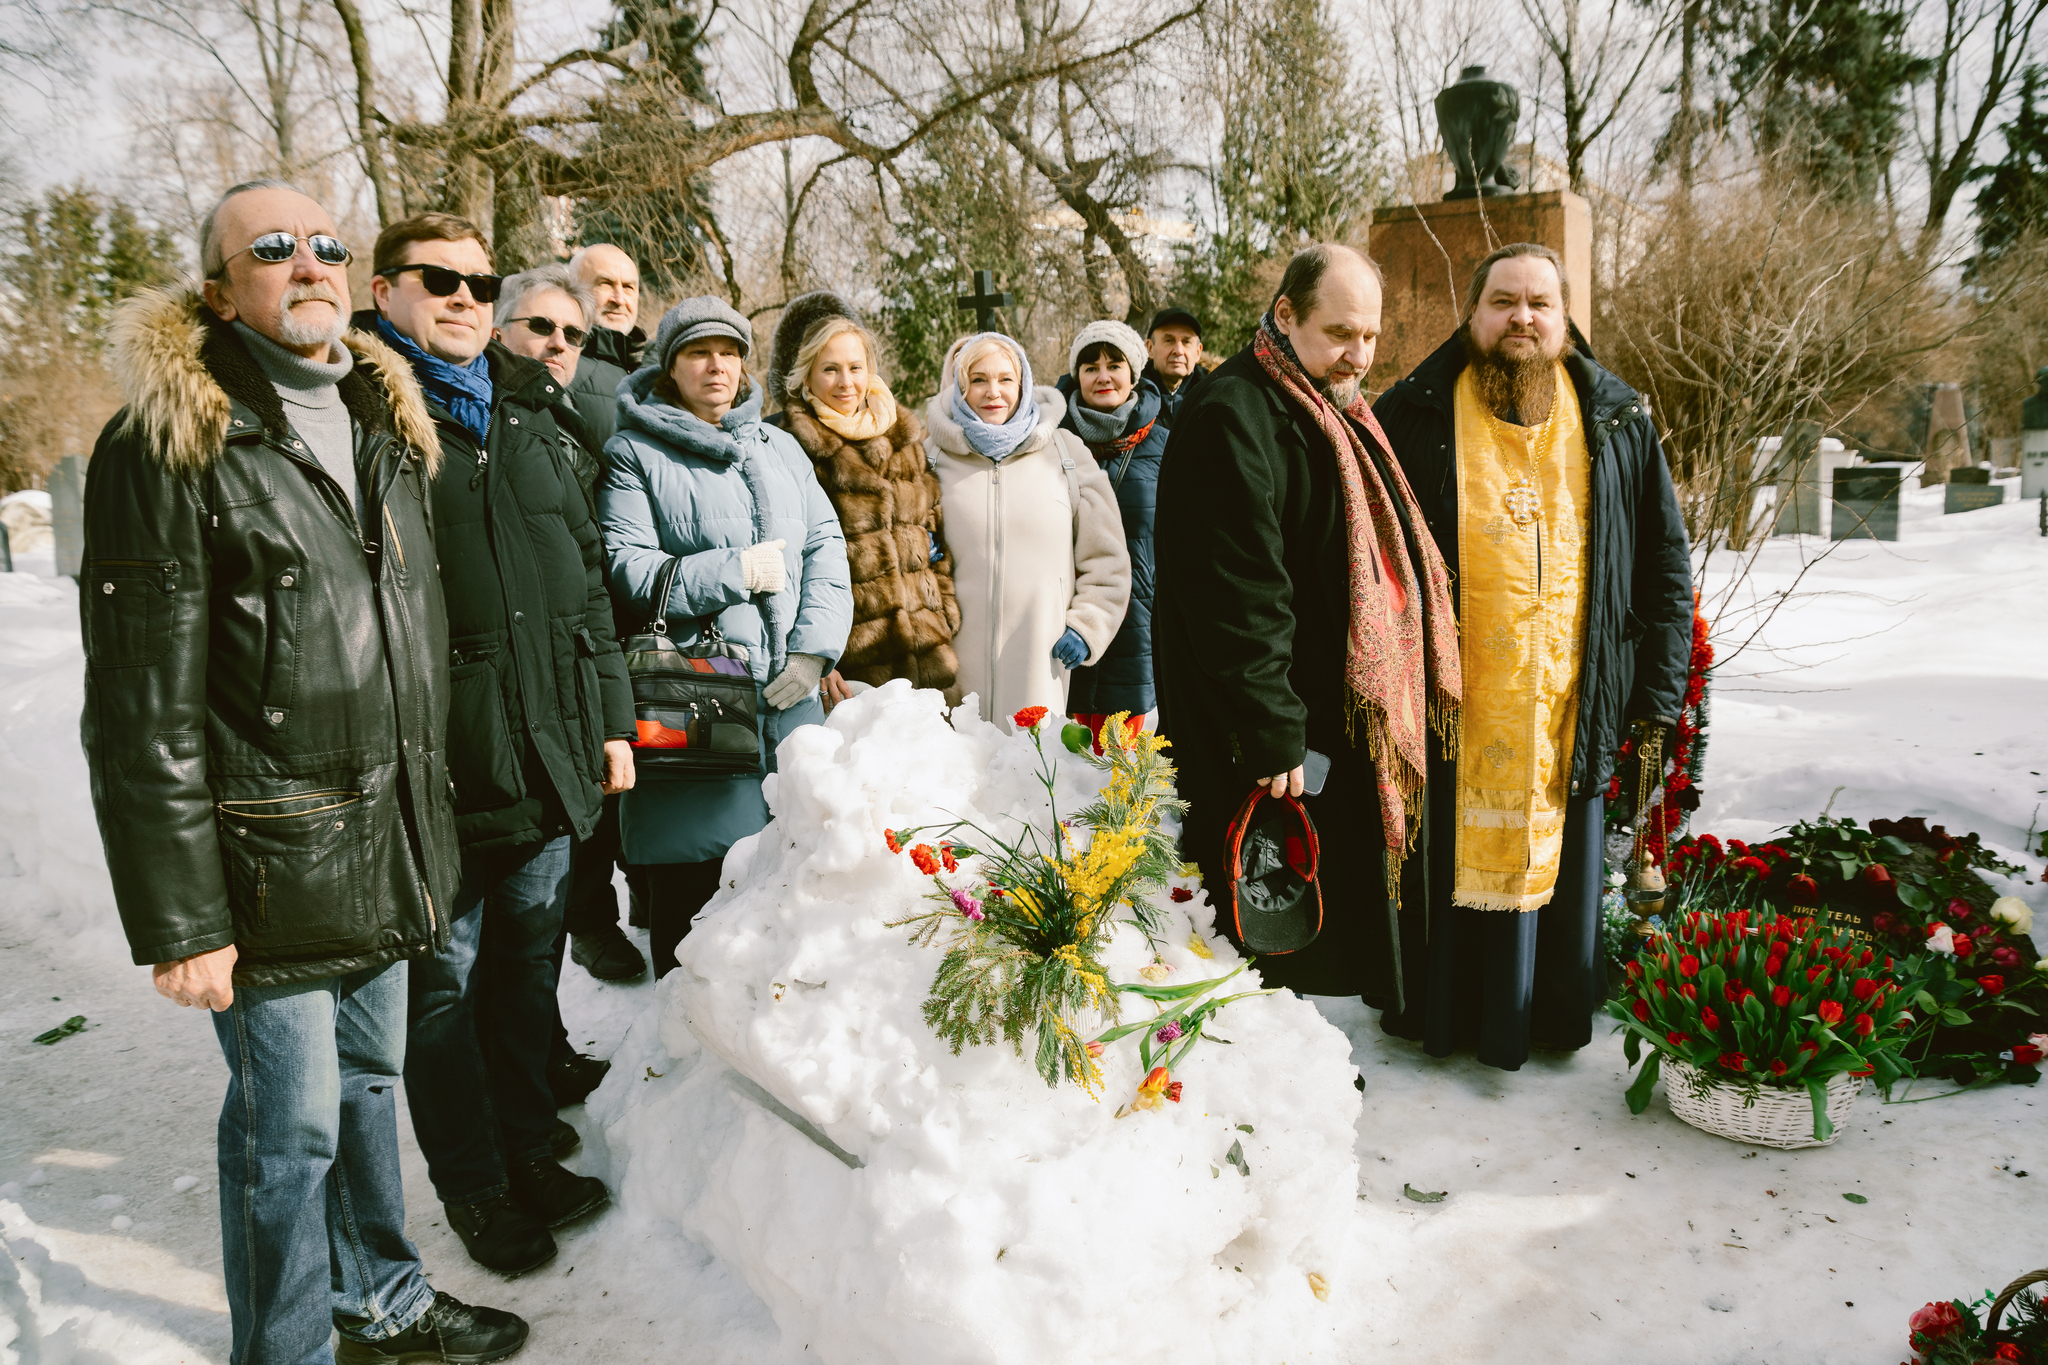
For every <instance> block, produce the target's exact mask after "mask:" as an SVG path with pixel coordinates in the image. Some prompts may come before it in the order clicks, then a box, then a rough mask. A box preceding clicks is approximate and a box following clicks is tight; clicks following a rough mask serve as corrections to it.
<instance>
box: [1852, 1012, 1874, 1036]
mask: <svg viewBox="0 0 2048 1365" xmlns="http://www.w3.org/2000/svg"><path fill="white" fill-rule="evenodd" d="M1876 1028H1877V1021H1876V1020H1875V1019H1872V1018H1871V1017H1870V1016H1869V1015H1867V1014H1859V1015H1857V1016H1856V1036H1857V1037H1858V1038H1868V1037H1869V1036H1870V1035H1871V1033H1872V1032H1874V1031H1875V1030H1876Z"/></svg>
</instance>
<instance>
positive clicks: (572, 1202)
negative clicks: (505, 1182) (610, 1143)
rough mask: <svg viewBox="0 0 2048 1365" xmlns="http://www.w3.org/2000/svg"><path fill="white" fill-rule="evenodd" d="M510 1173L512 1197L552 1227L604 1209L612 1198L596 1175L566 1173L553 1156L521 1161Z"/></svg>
mask: <svg viewBox="0 0 2048 1365" xmlns="http://www.w3.org/2000/svg"><path fill="white" fill-rule="evenodd" d="M510 1174H511V1177H512V1197H513V1198H514V1199H516V1200H518V1201H519V1205H520V1207H521V1208H523V1209H525V1210H526V1211H527V1212H528V1213H530V1214H532V1215H533V1216H534V1217H536V1218H538V1219H540V1221H541V1222H543V1223H546V1224H547V1225H548V1226H549V1227H551V1228H558V1227H560V1226H562V1224H564V1223H569V1222H573V1221H575V1220H576V1219H578V1218H581V1217H582V1216H583V1215H584V1214H586V1213H589V1212H591V1211H592V1210H594V1209H601V1208H603V1207H604V1206H605V1204H606V1202H607V1201H609V1200H610V1199H611V1197H612V1195H611V1191H610V1190H607V1189H606V1188H605V1187H604V1182H603V1181H602V1180H599V1179H598V1178H597V1177H596V1176H594V1175H577V1174H576V1173H575V1172H573V1171H565V1170H563V1169H562V1167H561V1164H560V1163H559V1162H557V1161H555V1160H554V1159H552V1158H550V1157H544V1156H543V1157H535V1158H534V1159H533V1160H531V1161H524V1162H518V1163H516V1164H514V1165H513V1167H512V1169H511V1172H510Z"/></svg>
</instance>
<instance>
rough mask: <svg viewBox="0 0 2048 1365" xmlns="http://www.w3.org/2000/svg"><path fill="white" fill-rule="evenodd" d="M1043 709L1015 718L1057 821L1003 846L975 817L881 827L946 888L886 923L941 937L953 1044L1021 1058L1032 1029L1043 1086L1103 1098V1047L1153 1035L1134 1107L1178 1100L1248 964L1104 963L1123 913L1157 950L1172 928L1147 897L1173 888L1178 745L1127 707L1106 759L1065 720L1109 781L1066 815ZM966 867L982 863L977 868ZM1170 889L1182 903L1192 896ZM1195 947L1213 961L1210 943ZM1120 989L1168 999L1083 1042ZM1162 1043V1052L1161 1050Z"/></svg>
mask: <svg viewBox="0 0 2048 1365" xmlns="http://www.w3.org/2000/svg"><path fill="white" fill-rule="evenodd" d="M1046 715H1047V710H1046V708H1045V707H1043V706H1031V707H1026V708H1025V709H1024V710H1022V711H1019V712H1018V713H1017V714H1016V715H1015V716H1014V717H1012V719H1013V720H1014V721H1015V722H1016V724H1017V727H1018V728H1019V729H1021V730H1026V731H1028V732H1029V733H1030V735H1031V742H1032V745H1033V746H1034V747H1035V748H1037V750H1038V753H1039V781H1040V783H1041V784H1042V785H1043V786H1044V787H1045V790H1046V795H1047V797H1048V798H1049V799H1050V800H1051V801H1052V822H1051V825H1050V827H1049V828H1047V829H1045V830H1043V831H1041V830H1039V829H1037V828H1035V827H1034V826H1031V825H1028V824H1027V825H1024V826H1023V827H1022V828H1021V830H1020V831H1019V832H1018V833H1017V834H1016V835H1015V836H1013V837H1011V838H1007V839H1006V838H1003V837H1000V836H998V835H996V834H994V833H991V832H989V831H987V830H984V829H982V828H980V827H979V826H977V825H974V824H973V823H971V822H969V821H964V820H962V821H954V822H952V823H950V824H947V825H943V826H922V825H921V826H917V827H916V828H912V829H902V830H893V829H892V830H884V831H883V832H882V837H883V839H884V840H885V841H887V843H888V845H889V851H890V852H892V853H906V852H907V853H908V854H909V856H910V860H911V861H912V862H913V863H915V864H916V866H917V869H918V871H920V872H922V873H924V874H925V875H926V876H928V877H930V878H931V879H932V883H933V885H934V887H935V888H936V889H935V890H934V891H933V892H932V893H931V895H930V897H929V899H931V900H933V901H935V902H937V903H938V904H937V908H936V909H933V910H928V911H925V912H924V913H922V914H917V915H911V916H909V917H907V918H904V919H900V920H893V921H891V922H890V927H891V928H898V927H901V926H903V925H914V926H915V928H914V929H913V931H912V933H911V936H910V941H911V942H912V943H915V944H932V943H943V944H944V946H945V949H946V952H945V956H944V957H943V958H942V959H940V962H939V968H938V973H937V975H936V976H935V977H934V978H933V980H932V988H931V994H930V995H929V996H928V997H927V998H926V1000H925V1004H924V1018H925V1022H926V1023H927V1024H929V1025H930V1026H931V1028H932V1030H933V1031H934V1032H935V1033H937V1034H938V1035H939V1037H940V1038H942V1039H944V1040H945V1041H946V1042H948V1043H950V1044H951V1045H952V1048H953V1051H954V1052H955V1053H958V1052H959V1051H961V1049H962V1048H964V1047H966V1046H967V1045H969V1044H989V1043H994V1042H996V1041H997V1040H998V1039H1001V1040H1004V1041H1006V1042H1008V1043H1009V1044H1010V1045H1011V1046H1012V1047H1013V1048H1014V1049H1015V1050H1016V1052H1017V1054H1018V1055H1019V1056H1022V1055H1023V1052H1024V1035H1025V1034H1026V1033H1027V1032H1031V1033H1034V1034H1035V1035H1036V1037H1035V1042H1036V1049H1035V1055H1034V1060H1035V1062H1036V1064H1037V1067H1038V1073H1039V1075H1041V1076H1042V1077H1044V1078H1045V1083H1046V1084H1047V1085H1049V1086H1051V1085H1058V1084H1059V1083H1060V1081H1061V1080H1063V1079H1064V1080H1069V1081H1073V1082H1075V1083H1076V1084H1078V1085H1080V1086H1081V1087H1082V1088H1083V1089H1085V1090H1087V1091H1088V1092H1089V1093H1090V1094H1093V1093H1094V1092H1095V1087H1096V1086H1097V1085H1098V1084H1099V1082H1100V1080H1101V1074H1102V1073H1101V1069H1100V1067H1098V1066H1097V1064H1096V1060H1095V1059H1096V1058H1097V1057H1099V1056H1101V1054H1102V1051H1103V1048H1104V1047H1105V1046H1106V1045H1107V1044H1108V1043H1110V1042H1113V1041H1115V1040H1116V1039H1118V1038H1121V1037H1124V1036H1126V1035H1128V1034H1130V1033H1133V1032H1137V1031H1138V1030H1140V1029H1142V1030H1145V1037H1144V1038H1143V1040H1142V1042H1141V1050H1142V1054H1143V1060H1144V1062H1145V1065H1146V1067H1147V1068H1148V1074H1147V1075H1146V1078H1145V1082H1144V1084H1143V1085H1142V1086H1141V1087H1140V1089H1139V1093H1138V1096H1137V1099H1136V1100H1135V1101H1134V1102H1133V1105H1132V1106H1131V1107H1134V1108H1151V1107H1155V1106H1157V1105H1158V1104H1159V1103H1160V1102H1161V1101H1162V1100H1169V1101H1177V1100H1179V1098H1180V1085H1179V1083H1177V1082H1175V1081H1173V1080H1172V1079H1171V1068H1172V1066H1173V1064H1174V1063H1176V1062H1178V1061H1179V1059H1180V1057H1181V1056H1183V1055H1184V1054H1185V1053H1186V1052H1187V1050H1188V1048H1190V1047H1192V1046H1193V1045H1194V1044H1195V1042H1196V1041H1197V1040H1198V1039H1199V1038H1200V1037H1201V1035H1202V1029H1203V1026H1204V1024H1205V1022H1206V1021H1207V1020H1208V1018H1209V1016H1211V1015H1213V1014H1214V1013H1215V1012H1216V1011H1217V1010H1219V1009H1221V1008H1222V1007H1223V1006H1224V1005H1227V1004H1229V1003H1230V1002H1231V1001H1232V1000H1238V999H1243V998H1244V997H1243V996H1242V995H1236V996H1227V997H1217V996H1215V995H1213V994H1212V992H1213V991H1214V990H1215V988H1216V987H1218V986H1221V985H1222V984H1223V983H1224V982H1226V981H1228V980H1230V978H1231V977H1232V976H1235V975H1237V972H1231V973H1230V974H1229V975H1228V976H1224V977H1220V978H1217V979H1215V980H1213V981H1198V982H1191V983H1189V984H1187V985H1183V986H1162V985H1158V984H1151V983H1136V982H1112V981H1110V979H1109V973H1108V972H1107V970H1105V969H1104V967H1103V965H1102V962H1101V954H1102V950H1103V949H1104V947H1106V946H1107V944H1108V941H1109V936H1110V934H1111V932H1112V931H1113V929H1114V928H1115V925H1116V923H1117V917H1116V912H1117V910H1118V908H1119V907H1127V908H1129V910H1130V911H1131V922H1133V923H1135V924H1136V925H1137V927H1138V928H1139V929H1140V930H1141V931H1143V932H1144V934H1145V936H1146V937H1147V938H1148V939H1151V940H1152V941H1153V942H1154V943H1157V942H1158V935H1159V934H1160V933H1161V932H1163V930H1164V921H1163V920H1162V918H1161V916H1160V914H1159V911H1158V909H1157V907H1156V906H1154V905H1153V904H1152V903H1151V901H1150V899H1149V897H1148V894H1147V893H1149V892H1154V891H1157V890H1161V889H1163V888H1164V887H1165V886H1166V883H1167V879H1168V878H1169V877H1171V876H1173V874H1174V873H1175V872H1176V871H1178V870H1179V868H1180V860H1179V852H1178V849H1177V848H1176V846H1175V844H1174V841H1173V839H1172V838H1171V837H1170V836H1168V835H1167V834H1165V833H1163V832H1162V831H1161V830H1160V828H1159V817H1160V815H1161V813H1162V812H1165V811H1169V810H1182V809H1185V808H1186V803H1184V802H1182V801H1180V800H1179V799H1177V798H1176V797H1175V796H1174V791H1173V765H1172V764H1171V763H1169V762H1168V761H1167V760H1166V759H1165V757H1164V756H1163V754H1162V750H1164V749H1165V748H1166V747H1167V741H1166V740H1164V739H1162V738H1161V737H1160V736H1158V735H1156V734H1149V733H1146V732H1144V731H1142V730H1141V729H1139V728H1138V726H1136V725H1134V724H1131V723H1130V718H1129V716H1128V714H1127V713H1119V714H1117V715H1113V716H1110V717H1109V718H1108V719H1107V720H1105V721H1104V722H1103V726H1102V732H1101V735H1100V737H1099V738H1100V744H1101V750H1102V752H1101V753H1100V754H1099V755H1097V754H1095V753H1093V752H1091V746H1090V744H1089V741H1090V740H1091V739H1095V738H1097V737H1096V736H1092V735H1090V734H1089V733H1088V731H1087V730H1086V729H1085V728H1084V727H1082V726H1079V725H1068V726H1067V727H1066V731H1065V733H1064V735H1063V739H1064V741H1065V743H1066V747H1067V748H1068V749H1069V750H1071V751H1072V752H1073V753H1075V754H1077V755H1078V756H1080V757H1081V758H1082V759H1084V760H1085V761H1087V762H1088V763H1090V764H1092V765H1093V766H1094V767H1096V768H1097V769H1099V770H1100V771H1102V772H1103V773H1104V774H1106V775H1107V777H1108V780H1107V781H1106V782H1104V783H1103V785H1102V787H1101V788H1100V790H1099V791H1098V792H1097V793H1096V799H1095V800H1094V801H1093V802H1092V803H1091V804H1090V805H1089V806H1087V807H1086V808H1085V809H1083V810H1081V811H1078V812H1076V813H1075V814H1074V815H1073V816H1072V817H1070V818H1069V819H1067V820H1062V819H1061V818H1060V814H1059V806H1058V798H1057V796H1056V795H1055V793H1054V790H1053V773H1052V766H1051V762H1050V760H1049V759H1048V758H1047V757H1046V753H1045V746H1044V744H1043V742H1042V738H1041V730H1040V722H1041V721H1043V720H1044V719H1045V717H1046ZM927 831H933V833H932V834H931V835H930V837H931V838H932V839H935V840H936V843H931V842H926V843H915V844H913V843H912V842H911V841H912V840H913V839H915V838H916V837H917V836H918V835H919V834H924V833H926V832H927ZM961 831H966V832H968V833H969V834H970V835H971V836H972V838H973V843H972V844H971V845H970V844H968V843H965V842H956V841H955V840H954V838H953V836H954V835H956V834H957V833H959V832H961ZM1084 834H1085V836H1086V838H1085V840H1084V838H1083V837H1082V835H1084ZM969 860H978V862H977V863H976V865H975V866H974V867H971V868H970V867H967V866H966V864H967V862H968V861H969ZM1174 894H1175V899H1185V895H1184V893H1182V892H1179V891H1176V892H1175V893H1174ZM1198 951H1199V952H1200V954H1201V955H1202V956H1208V953H1207V951H1206V947H1204V948H1202V949H1198ZM1237 970H1238V971H1242V970H1244V968H1243V967H1242V966H1240V967H1239V968H1238V969H1237ZM1124 994H1132V995H1140V996H1145V997H1148V998H1150V999H1151V1000H1153V1001H1154V1002H1157V1003H1158V1005H1159V1010H1160V1012H1159V1014H1158V1015H1157V1017H1155V1018H1152V1019H1149V1020H1147V1021H1145V1022H1144V1023H1141V1024H1130V1025H1124V1026H1121V1027H1117V1028H1111V1029H1109V1030H1108V1031H1106V1032H1104V1033H1102V1034H1101V1035H1099V1036H1098V1037H1096V1038H1093V1039H1084V1038H1083V1037H1082V1035H1081V1031H1080V1029H1079V1028H1078V1027H1077V1025H1076V1016H1077V1015H1079V1014H1080V1013H1081V1012H1082V1011H1084V1010H1089V1009H1093V1010H1095V1011H1097V1012H1098V1013H1099V1014H1100V1016H1101V1017H1102V1018H1103V1019H1105V1020H1107V1021H1109V1022H1110V1023H1115V1022H1116V1020H1117V1018H1118V1015H1119V1012H1120V1011H1119V1007H1118V997H1119V996H1121V995H1124ZM1246 994H1265V992H1262V991H1254V992H1247V993H1246ZM1155 1043H1157V1044H1158V1045H1159V1046H1160V1048H1161V1049H1163V1050H1162V1051H1160V1052H1158V1053H1157V1054H1155V1051H1154V1044H1155ZM1176 1043H1177V1044H1178V1046H1177V1047H1176V1046H1173V1045H1174V1044H1176ZM1155 1062H1157V1063H1158V1064H1157V1065H1155Z"/></svg>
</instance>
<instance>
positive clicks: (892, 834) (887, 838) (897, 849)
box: [882, 829, 903, 853]
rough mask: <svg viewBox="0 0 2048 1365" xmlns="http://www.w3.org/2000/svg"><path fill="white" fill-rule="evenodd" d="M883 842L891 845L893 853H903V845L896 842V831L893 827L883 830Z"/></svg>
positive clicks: (890, 849) (890, 848)
mask: <svg viewBox="0 0 2048 1365" xmlns="http://www.w3.org/2000/svg"><path fill="white" fill-rule="evenodd" d="M882 842H883V843H885V844H887V845H888V846H889V851H890V852H891V853H901V852H902V851H903V845H901V844H899V843H897V842H896V831H895V830H893V829H885V830H883V831H882Z"/></svg>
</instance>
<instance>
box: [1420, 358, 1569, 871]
mask: <svg viewBox="0 0 2048 1365" xmlns="http://www.w3.org/2000/svg"><path fill="white" fill-rule="evenodd" d="M1554 392H1555V395H1556V396H1555V397H1554V398H1553V399H1552V401H1551V413H1550V416H1549V418H1547V419H1546V420H1545V421H1544V422H1543V423H1542V424H1541V425H1539V426H1534V427H1522V426H1516V425H1514V424H1513V423H1509V422H1504V421H1501V420H1499V419H1498V418H1496V417H1494V416H1493V414H1492V413H1491V412H1489V411H1488V410H1487V407H1486V404H1485V402H1484V401H1483V400H1482V399H1481V398H1480V396H1479V384H1478V380H1477V378H1476V377H1475V376H1474V375H1473V373H1472V371H1471V370H1470V369H1469V368H1468V369H1467V370H1466V371H1465V372H1464V373H1463V374H1461V375H1459V376H1458V387H1457V395H1456V400H1455V422H1456V426H1455V432H1456V436H1455V439H1456V441H1457V470H1458V594H1459V600H1458V622H1459V655H1460V659H1461V661H1462V663H1463V665H1464V681H1465V699H1464V714H1463V726H1462V728H1463V739H1462V742H1461V743H1460V745H1459V753H1458V766H1457V771H1458V793H1457V796H1458V802H1457V805H1458V822H1457V864H1458V866H1457V876H1456V879H1455V883H1454V887H1453V891H1452V899H1453V900H1454V901H1455V903H1456V904H1459V905H1467V906H1473V907H1476V908H1478V909H1481V910H1537V909H1540V908H1542V907H1543V906H1545V905H1547V904H1549V902H1550V897H1551V894H1552V893H1553V892H1554V891H1555V890H1556V888H1557V867H1558V858H1559V855H1560V853H1561V852H1562V850H1563V846H1564V816H1565V796H1566V788H1567V786H1568V784H1569V782H1570V776H1571V762H1572V738H1573V731H1574V730H1575V728H1576V724H1577V719H1578V696H1579V660H1580V658H1581V656H1582V654H1583V651H1584V644H1585V637H1586V543H1587V539H1588V536H1589V534H1590V518H1591V515H1592V503H1591V494H1590V475H1591V466H1590V461H1589V459H1588V456H1587V448H1586V433H1585V427H1584V424H1583V422H1582V420H1581V418H1580V414H1579V405H1578V401H1577V395H1576V394H1575V393H1574V392H1573V390H1572V383H1571V379H1570V376H1569V375H1567V374H1566V372H1565V369H1564V366H1563V365H1559V366H1558V367H1557V383H1556V388H1555V391H1554Z"/></svg>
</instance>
